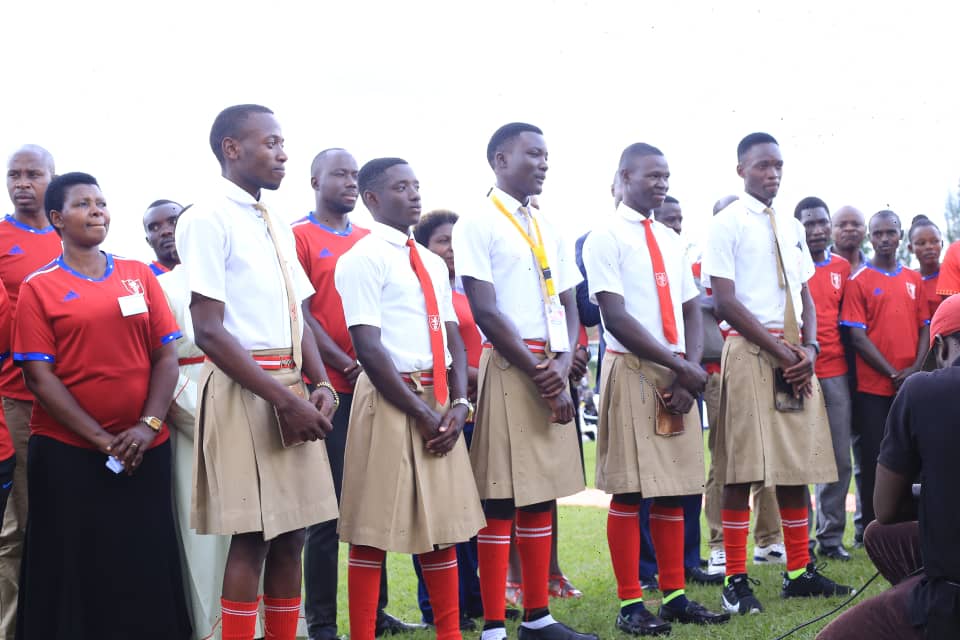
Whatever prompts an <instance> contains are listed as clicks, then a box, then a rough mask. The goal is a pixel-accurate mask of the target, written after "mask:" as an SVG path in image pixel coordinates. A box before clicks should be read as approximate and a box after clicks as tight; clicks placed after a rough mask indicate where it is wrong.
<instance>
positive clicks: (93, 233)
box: [51, 184, 110, 247]
mask: <svg viewBox="0 0 960 640" xmlns="http://www.w3.org/2000/svg"><path fill="white" fill-rule="evenodd" d="M64 196H65V197H64V199H63V211H54V212H51V213H52V215H51V219H52V221H53V224H54V226H56V227H57V228H58V229H59V230H60V235H61V236H62V237H63V239H64V242H69V243H71V244H73V245H74V246H80V247H95V246H97V245H99V244H100V243H102V242H103V241H104V239H106V237H107V230H108V229H109V228H110V213H109V212H108V211H107V201H106V200H105V199H104V197H103V194H102V193H101V192H100V187H98V186H97V185H95V184H76V185H73V186H72V187H69V188H68V189H67V192H66V193H65V194H64Z"/></svg>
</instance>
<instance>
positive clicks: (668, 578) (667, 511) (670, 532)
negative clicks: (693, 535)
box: [650, 503, 686, 593]
mask: <svg viewBox="0 0 960 640" xmlns="http://www.w3.org/2000/svg"><path fill="white" fill-rule="evenodd" d="M650 537H651V538H653V550H654V551H656V553H657V569H658V573H659V574H660V590H661V591H663V592H664V593H666V592H667V591H674V590H676V589H683V588H684V586H686V585H685V580H684V575H683V507H664V506H661V505H658V504H656V503H654V504H653V506H651V507H650Z"/></svg>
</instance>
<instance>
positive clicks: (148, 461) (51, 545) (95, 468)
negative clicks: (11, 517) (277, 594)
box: [17, 436, 191, 640]
mask: <svg viewBox="0 0 960 640" xmlns="http://www.w3.org/2000/svg"><path fill="white" fill-rule="evenodd" d="M105 462H106V457H105V456H104V455H103V454H102V453H100V452H99V451H93V450H87V449H80V448H78V447H74V446H71V445H67V444H64V443H62V442H59V441H57V440H54V439H52V438H48V437H45V436H32V437H31V438H30V444H29V449H28V457H27V476H28V481H27V486H28V497H29V512H28V514H29V515H28V521H27V532H26V540H25V542H24V548H23V564H22V565H21V570H20V601H19V606H18V611H17V638H18V640H20V639H22V640H35V639H42V640H60V639H63V640H66V639H68V638H69V639H71V640H74V639H82V638H90V639H91V640H92V639H94V638H96V639H97V640H133V639H137V640H147V639H156V640H160V639H163V640H178V639H181V638H183V639H186V638H189V637H190V635H191V627H190V619H189V616H188V613H187V606H186V601H185V600H184V596H183V581H182V579H181V573H180V558H179V553H178V551H177V539H176V533H175V530H174V524H173V508H172V499H171V478H170V473H171V471H170V443H169V442H165V443H164V444H162V445H160V446H158V447H155V448H153V449H150V450H149V451H147V452H146V454H144V456H143V463H142V464H141V465H140V468H139V469H137V472H136V473H134V474H133V475H132V476H126V475H124V474H120V475H115V474H114V473H113V472H112V471H110V470H109V469H107V468H106V467H105V466H104V464H105Z"/></svg>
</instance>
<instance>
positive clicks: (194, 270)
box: [177, 178, 313, 351]
mask: <svg viewBox="0 0 960 640" xmlns="http://www.w3.org/2000/svg"><path fill="white" fill-rule="evenodd" d="M256 203H257V201H256V200H255V199H254V197H253V196H251V195H250V194H249V193H247V192H246V191H244V190H243V189H241V188H240V187H238V186H237V185H236V184H234V183H233V182H230V181H229V180H227V179H225V178H224V179H222V180H221V181H220V182H219V183H218V185H217V189H216V192H215V193H213V194H211V195H210V196H209V197H207V198H206V199H204V200H201V201H200V202H197V204H195V205H194V206H192V207H190V209H188V210H187V211H185V212H184V213H183V214H181V216H180V218H179V219H178V220H177V253H179V255H180V266H179V267H178V268H180V269H185V270H186V276H187V283H188V286H189V288H190V291H191V292H193V293H198V294H200V295H202V296H205V297H207V298H210V299H212V300H217V301H219V302H223V303H224V311H223V326H224V328H225V329H226V330H227V332H228V333H230V335H232V336H233V337H234V338H235V339H236V340H237V342H239V343H240V346H241V347H243V348H244V349H246V350H248V351H256V350H261V349H291V348H292V347H293V340H292V339H291V337H290V334H291V322H290V312H289V310H290V307H291V306H292V305H290V304H289V303H288V302H287V290H286V287H285V286H284V278H283V272H282V271H281V267H280V261H279V259H278V258H277V252H276V249H275V248H274V243H273V240H271V239H270V233H269V232H268V231H267V224H266V221H265V220H264V219H263V217H262V215H261V213H260V212H259V211H258V210H257V209H255V208H254V205H255V204H256ZM267 210H268V211H269V212H270V216H271V220H272V222H273V228H274V230H275V231H276V233H277V235H278V236H279V237H278V239H277V244H278V245H279V246H280V250H281V251H282V253H283V256H284V259H285V262H286V265H287V268H288V270H289V275H290V280H291V282H292V284H293V293H294V297H296V301H295V304H296V306H297V307H299V306H300V303H301V302H303V301H304V300H306V299H307V298H309V297H310V295H312V294H313V286H311V284H310V280H309V279H308V278H307V274H305V273H304V272H303V268H302V267H301V266H300V262H299V261H298V260H297V250H296V245H295V242H294V238H293V232H292V231H291V230H290V227H289V225H287V224H284V222H283V221H282V220H281V219H280V218H279V216H278V213H279V212H278V211H274V210H271V209H270V208H269V207H267ZM302 329H303V326H302V324H301V331H302ZM301 336H302V334H301ZM301 336H297V340H300V339H301Z"/></svg>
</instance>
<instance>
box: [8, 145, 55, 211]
mask: <svg viewBox="0 0 960 640" xmlns="http://www.w3.org/2000/svg"><path fill="white" fill-rule="evenodd" d="M52 179H53V176H52V175H51V174H50V164H49V162H48V161H47V160H46V159H45V158H44V157H43V156H42V155H40V154H39V153H36V152H34V151H18V152H17V153H15V154H13V156H12V157H11V158H10V163H9V164H8V165H7V193H9V194H10V201H11V202H13V207H14V209H15V210H16V211H17V212H19V213H26V214H36V213H39V212H41V211H43V196H44V195H45V194H46V193H47V185H48V184H50V180H52Z"/></svg>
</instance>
